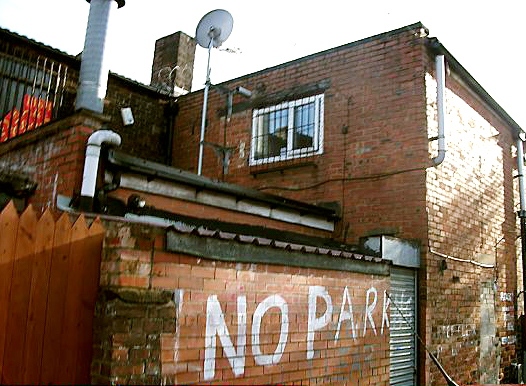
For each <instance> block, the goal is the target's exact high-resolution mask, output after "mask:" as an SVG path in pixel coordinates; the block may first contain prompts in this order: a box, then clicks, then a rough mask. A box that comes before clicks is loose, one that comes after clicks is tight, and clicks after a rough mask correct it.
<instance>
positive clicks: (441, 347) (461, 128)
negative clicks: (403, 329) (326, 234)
mask: <svg viewBox="0 0 526 386" xmlns="http://www.w3.org/2000/svg"><path fill="white" fill-rule="evenodd" d="M431 61H432V58H430V60H429V62H430V63H431ZM429 71H430V72H431V73H433V70H432V67H431V66H429ZM457 79H458V78H456V77H455V76H453V75H452V74H450V76H448V77H447V85H446V86H447V90H446V141H447V153H446V158H445V160H444V162H443V163H442V164H441V165H439V166H438V167H436V168H430V169H428V171H427V209H426V210H427V212H428V218H429V251H428V253H426V254H425V256H424V259H425V261H426V263H425V264H426V266H427V272H426V279H427V280H426V281H423V282H422V293H425V297H422V298H421V299H422V300H423V301H425V302H424V303H423V304H422V306H423V307H425V309H426V310H427V320H426V323H427V322H429V323H428V324H427V325H426V332H427V334H428V337H430V338H431V340H430V341H431V342H432V345H433V347H434V348H435V349H436V350H437V352H439V353H441V356H442V359H443V365H444V367H445V368H446V369H448V370H449V371H450V372H451V374H452V375H453V376H454V377H455V380H457V381H460V382H464V383H472V382H475V383H478V382H487V383H497V380H498V377H499V376H501V375H503V374H504V373H505V372H506V371H507V369H509V367H510V362H511V361H512V360H513V359H514V357H515V350H514V342H515V331H514V317H515V315H514V311H513V304H514V301H515V295H514V294H515V291H516V270H515V256H516V255H515V254H516V249H515V240H516V228H515V223H516V219H515V213H514V196H516V194H515V193H514V186H513V175H514V169H515V162H516V161H515V159H514V158H513V152H514V140H513V137H512V134H511V133H510V130H509V128H507V127H506V125H505V124H504V123H503V122H502V121H501V120H500V119H499V118H498V117H497V116H496V115H494V114H491V113H490V111H489V110H488V107H487V106H486V105H484V104H482V103H481V102H480V99H477V98H474V97H473V94H472V93H469V92H468V91H467V90H466V88H465V86H464V85H462V84H460V83H459V82H458V81H457ZM426 82H427V85H428V87H427V92H428V94H427V99H428V102H427V105H428V114H429V120H428V127H429V132H430V137H432V136H434V135H436V130H437V123H436V82H435V81H434V80H433V78H432V77H431V75H430V74H428V75H426ZM430 154H436V142H432V143H431V144H430ZM515 202H516V201H515ZM447 256H451V257H453V258H454V259H456V260H454V259H451V258H448V257H447ZM481 264H483V265H481ZM484 264H486V265H484ZM424 304H425V305H424ZM448 329H450V330H451V331H448ZM444 332H446V333H444ZM499 367H500V369H499ZM428 375H429V382H430V383H431V384H436V383H438V382H439V379H440V378H441V376H440V375H439V374H438V372H437V371H435V370H434V369H433V368H431V373H430V374H428Z"/></svg>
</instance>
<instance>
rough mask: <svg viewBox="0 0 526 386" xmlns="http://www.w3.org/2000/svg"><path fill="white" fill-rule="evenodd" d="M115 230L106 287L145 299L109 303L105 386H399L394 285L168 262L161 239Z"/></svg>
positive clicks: (107, 254) (152, 233) (155, 233)
mask: <svg viewBox="0 0 526 386" xmlns="http://www.w3.org/2000/svg"><path fill="white" fill-rule="evenodd" d="M105 228H106V229H107V237H106V240H105V248H104V255H103V262H102V267H101V286H102V288H107V289H109V290H111V292H110V293H116V294H122V293H123V292H124V293H126V292H127V293H132V294H133V293H134V292H137V293H140V294H141V295H140V296H135V297H134V296H133V295H131V296H130V295H128V299H129V298H132V300H128V304H125V302H123V300H122V296H120V297H119V295H115V299H113V300H108V299H107V297H106V298H105V300H104V299H103V300H101V302H100V303H99V305H100V307H99V312H98V313H97V317H98V318H99V320H98V322H97V326H98V327H97V331H98V333H99V336H100V337H101V338H102V339H98V342H100V343H99V344H98V345H97V346H96V350H95V352H96V355H95V357H94V360H93V379H94V380H97V382H99V383H112V382H118V383H130V382H132V383H147V382H148V381H150V382H153V381H155V382H157V381H158V380H159V379H160V380H161V382H167V383H172V384H173V383H175V384H196V383H216V384H225V383H228V384H233V383H244V384H247V383H251V384H276V383H279V384H300V383H301V384H305V385H313V384H342V385H343V384H358V382H359V384H364V385H365V384H374V385H387V384H388V383H389V382H388V380H389V326H388V306H387V304H388V302H387V299H386V295H385V291H389V278H388V277H386V276H380V275H375V274H367V275H366V274H361V273H353V272H344V271H330V270H319V269H306V268H291V267H285V266H275V265H266V264H240V263H235V262H221V261H213V260H207V259H203V258H199V257H193V256H188V255H186V254H181V253H175V252H166V251H165V248H164V241H163V240H164V231H163V230H161V229H158V228H151V227H147V226H142V225H137V224H135V225H134V224H129V223H115V222H105ZM181 237H185V236H184V235H181ZM203 242H205V241H204V240H203ZM277 253H278V252H277ZM279 253H286V252H279ZM163 291H165V292H163ZM163 293H164V294H172V295H173V296H172V297H171V298H169V297H168V296H167V295H162V294H163ZM149 294H150V295H149ZM162 296H167V297H166V298H164V302H159V304H153V301H152V299H158V298H159V297H162ZM136 298H140V299H149V300H150V303H149V304H147V302H146V301H142V302H139V301H137V300H135V301H134V300H133V299H136ZM139 303H140V304H139ZM172 312H173V314H172ZM172 316H173V318H172ZM170 318H172V319H170ZM170 320H172V321H173V322H174V324H172V322H171V321H170ZM146 326H149V327H148V328H147V327H146ZM150 327H151V328H150ZM158 342H160V344H158ZM159 347H160V353H159V351H158V350H159ZM133 352H135V353H136V354H133V356H132V353H133ZM145 352H148V357H147V358H146V356H145V355H144V356H142V355H141V353H142V354H145ZM147 369H150V373H148V370H147ZM157 370H159V371H157ZM141 371H143V372H142V374H140V372H141Z"/></svg>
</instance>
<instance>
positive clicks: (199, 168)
mask: <svg viewBox="0 0 526 386" xmlns="http://www.w3.org/2000/svg"><path fill="white" fill-rule="evenodd" d="M212 43H213V39H210V43H208V62H207V64H206V82H205V91H204V95H203V113H202V115H201V137H200V139H199V161H198V163H197V175H198V176H200V175H201V173H202V171H203V153H204V148H205V127H206V109H207V105H208V90H209V89H210V52H211V51H212Z"/></svg>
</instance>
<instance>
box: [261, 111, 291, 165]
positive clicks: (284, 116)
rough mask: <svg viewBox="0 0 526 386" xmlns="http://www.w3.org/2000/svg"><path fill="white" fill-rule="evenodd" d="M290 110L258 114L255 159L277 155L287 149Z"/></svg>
mask: <svg viewBox="0 0 526 386" xmlns="http://www.w3.org/2000/svg"><path fill="white" fill-rule="evenodd" d="M287 122H288V110H287V109H281V110H275V111H270V112H267V113H264V114H261V115H259V116H258V119H257V123H256V124H257V126H258V127H257V130H256V133H257V134H256V135H257V137H256V141H255V142H256V151H255V154H254V158H255V159H262V158H268V157H276V156H279V155H280V154H281V152H282V151H286V149H287Z"/></svg>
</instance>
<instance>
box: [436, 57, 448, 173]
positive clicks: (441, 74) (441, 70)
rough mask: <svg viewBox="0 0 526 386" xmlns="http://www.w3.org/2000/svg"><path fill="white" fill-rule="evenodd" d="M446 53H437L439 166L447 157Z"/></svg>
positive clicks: (437, 162)
mask: <svg viewBox="0 0 526 386" xmlns="http://www.w3.org/2000/svg"><path fill="white" fill-rule="evenodd" d="M445 67H446V66H445V61H444V55H437V56H436V58H435V72H436V78H437V114H438V155H437V156H436V157H435V158H433V165H434V166H438V165H440V164H441V163H442V162H443V161H444V158H446V137H445V135H444V129H445V115H446V105H445V90H446V71H445Z"/></svg>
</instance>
